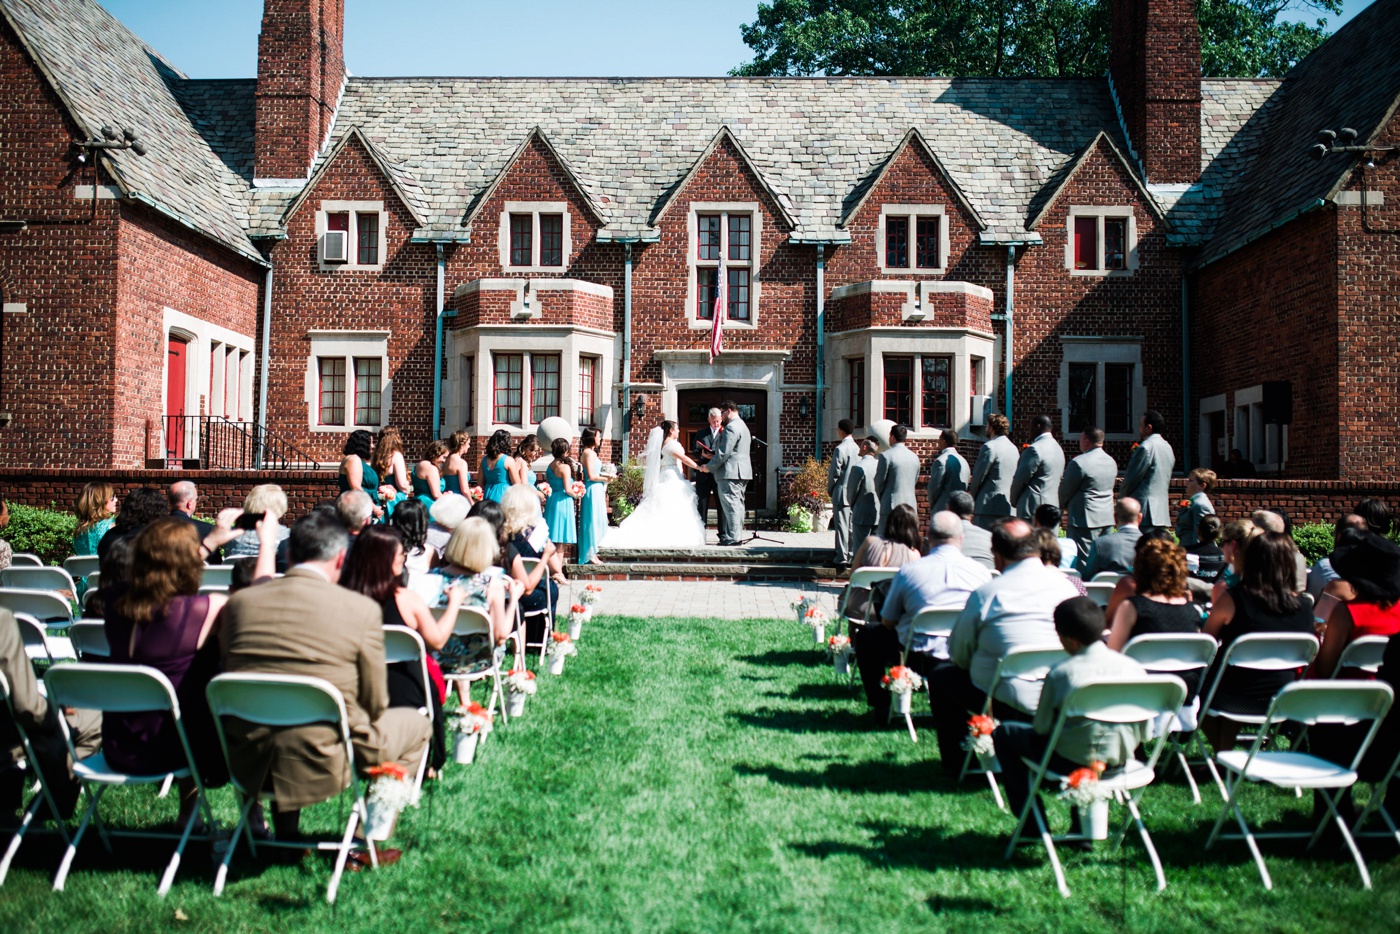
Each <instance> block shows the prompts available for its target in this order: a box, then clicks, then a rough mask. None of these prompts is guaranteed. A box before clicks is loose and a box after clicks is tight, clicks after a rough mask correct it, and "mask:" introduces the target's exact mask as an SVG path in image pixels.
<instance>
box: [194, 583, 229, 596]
mask: <svg viewBox="0 0 1400 934" xmlns="http://www.w3.org/2000/svg"><path fill="white" fill-rule="evenodd" d="M199 592H200V593H202V594H211V593H228V584H200V585H199Z"/></svg>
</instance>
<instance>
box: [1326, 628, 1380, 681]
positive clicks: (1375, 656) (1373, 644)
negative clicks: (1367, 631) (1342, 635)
mask: <svg viewBox="0 0 1400 934" xmlns="http://www.w3.org/2000/svg"><path fill="white" fill-rule="evenodd" d="M1389 644H1390V637H1389V636H1362V637H1361V638H1360V639H1354V640H1353V641H1352V642H1351V643H1350V644H1348V645H1347V647H1346V648H1345V649H1343V650H1342V657H1341V658H1339V659H1338V660H1337V667H1336V668H1334V669H1333V670H1332V677H1334V678H1335V677H1337V675H1338V674H1339V673H1340V672H1341V670H1342V669H1343V668H1359V669H1361V670H1362V671H1365V672H1369V673H1370V674H1375V673H1376V672H1377V671H1380V668H1381V659H1382V657H1384V655H1385V647H1386V646H1387V645H1389Z"/></svg>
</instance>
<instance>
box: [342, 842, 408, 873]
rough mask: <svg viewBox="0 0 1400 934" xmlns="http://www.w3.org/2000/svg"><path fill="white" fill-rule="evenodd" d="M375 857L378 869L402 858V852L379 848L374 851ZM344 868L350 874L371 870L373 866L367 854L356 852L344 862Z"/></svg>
mask: <svg viewBox="0 0 1400 934" xmlns="http://www.w3.org/2000/svg"><path fill="white" fill-rule="evenodd" d="M375 855H376V856H378V857H379V868H381V869H383V868H384V867H385V866H392V865H394V864H395V863H397V862H398V861H399V857H401V856H403V850H392V849H388V848H386V847H380V848H377V849H376V850H375ZM345 868H346V869H347V870H349V871H350V872H359V871H360V870H362V869H372V868H373V864H372V863H371V862H370V861H369V853H368V852H367V851H365V850H356V851H355V852H353V853H351V854H350V856H349V858H348V859H346V860H345Z"/></svg>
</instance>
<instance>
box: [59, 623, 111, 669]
mask: <svg viewBox="0 0 1400 934" xmlns="http://www.w3.org/2000/svg"><path fill="white" fill-rule="evenodd" d="M68 638H69V639H70V640H71V641H72V643H73V651H74V652H75V653H76V654H77V656H78V660H79V661H84V662H90V661H98V660H101V659H105V658H110V657H111V655H112V647H111V646H109V645H108V644H107V624H106V623H104V622H103V621H102V620H100V619H80V620H78V621H77V622H75V623H73V625H72V626H69V627H68Z"/></svg>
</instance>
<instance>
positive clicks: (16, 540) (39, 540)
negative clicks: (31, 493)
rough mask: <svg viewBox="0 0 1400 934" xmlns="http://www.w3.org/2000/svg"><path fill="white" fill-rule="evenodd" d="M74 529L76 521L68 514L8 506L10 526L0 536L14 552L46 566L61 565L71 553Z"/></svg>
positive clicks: (74, 517)
mask: <svg viewBox="0 0 1400 934" xmlns="http://www.w3.org/2000/svg"><path fill="white" fill-rule="evenodd" d="M51 505H55V506H56V505H57V504H56V503H54V504H51ZM77 527H78V519H77V517H76V516H74V515H72V514H71V513H66V512H60V511H59V510H57V509H40V508H38V507H37V506H21V505H19V504H18V503H11V504H10V524H9V525H8V526H6V528H5V530H4V531H3V532H0V536H4V538H5V540H6V541H8V542H9V543H10V547H11V548H12V549H14V550H15V551H19V552H26V551H27V552H30V553H32V554H36V555H38V556H39V558H40V559H41V560H43V561H44V562H46V563H48V564H62V563H63V559H64V558H67V557H68V556H69V555H71V554H72V553H73V531H74V529H76V528H77Z"/></svg>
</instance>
